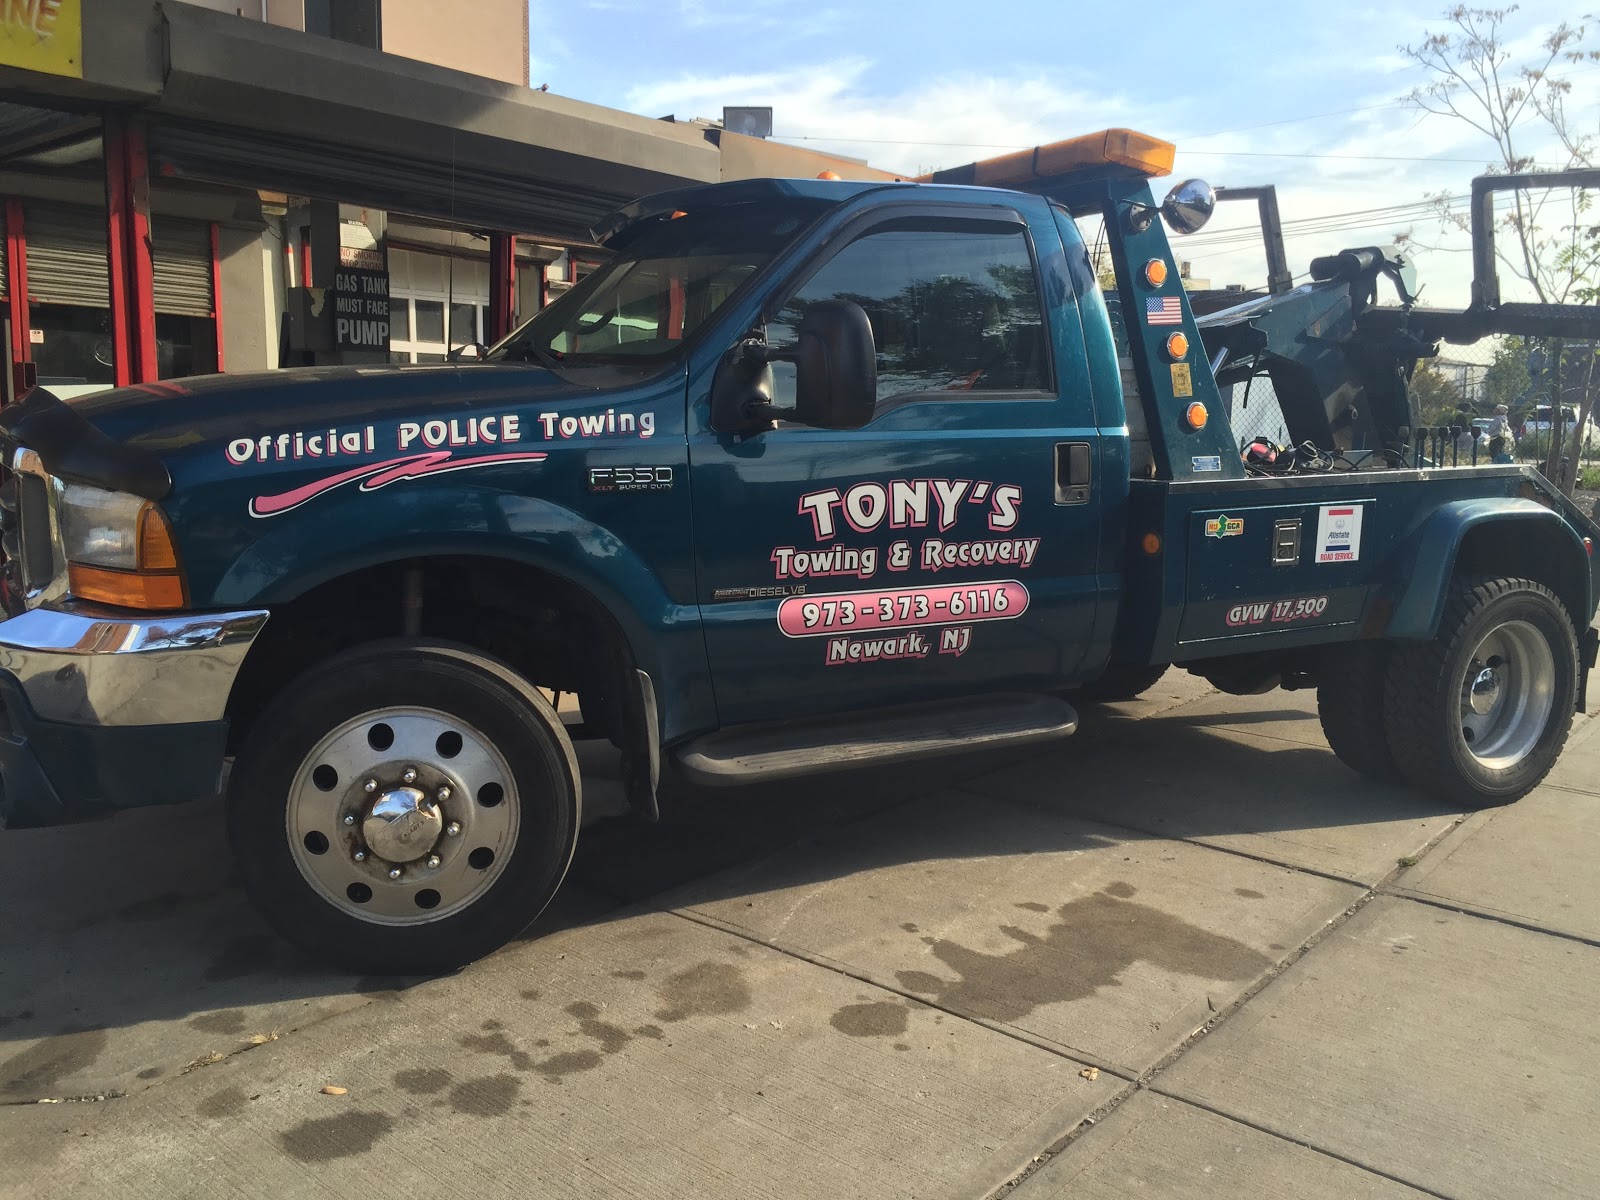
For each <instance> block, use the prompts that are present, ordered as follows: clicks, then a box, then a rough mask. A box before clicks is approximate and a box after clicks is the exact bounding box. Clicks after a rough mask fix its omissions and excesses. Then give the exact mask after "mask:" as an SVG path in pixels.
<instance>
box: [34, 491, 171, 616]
mask: <svg viewBox="0 0 1600 1200" xmlns="http://www.w3.org/2000/svg"><path fill="white" fill-rule="evenodd" d="M58 512H59V514H60V522H61V542H62V550H63V552H64V554H65V557H66V560H67V590H68V591H70V592H71V593H72V594H73V595H74V596H77V597H78V598H79V599H81V600H95V601H99V602H100V603H102V604H115V605H119V606H121V607H124V608H182V607H184V605H185V603H186V602H187V596H186V595H185V588H184V581H183V574H182V572H181V571H180V570H179V569H178V551H177V547H176V546H175V545H174V544H173V541H172V527H171V526H170V525H168V524H167V518H166V515H165V514H164V513H162V511H161V509H160V508H158V507H157V506H156V505H155V504H153V503H151V502H150V501H148V500H141V499H140V498H139V497H138V496H130V495H128V494H127V493H126V492H108V491H106V490H104V489H103V488H95V487H85V486H83V485H82V484H75V483H69V484H66V485H64V486H63V487H62V489H61V494H60V499H59V502H58Z"/></svg>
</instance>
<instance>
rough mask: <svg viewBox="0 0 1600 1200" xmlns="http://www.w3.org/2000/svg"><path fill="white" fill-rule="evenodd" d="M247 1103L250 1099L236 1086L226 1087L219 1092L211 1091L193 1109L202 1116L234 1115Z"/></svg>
mask: <svg viewBox="0 0 1600 1200" xmlns="http://www.w3.org/2000/svg"><path fill="white" fill-rule="evenodd" d="M249 1103H250V1101H249V1099H248V1098H247V1097H246V1096H245V1094H244V1092H242V1091H240V1090H239V1089H238V1088H236V1087H226V1088H223V1089H222V1090H221V1091H220V1092H212V1093H211V1095H209V1096H207V1097H206V1098H205V1099H204V1100H202V1101H200V1104H199V1106H198V1107H196V1108H195V1110H194V1111H195V1112H196V1113H197V1114H199V1115H200V1116H202V1117H211V1118H214V1119H221V1118H223V1117H236V1116H238V1115H239V1114H240V1113H242V1112H243V1111H244V1109H245V1105H247V1104H249Z"/></svg>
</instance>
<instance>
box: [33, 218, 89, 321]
mask: <svg viewBox="0 0 1600 1200" xmlns="http://www.w3.org/2000/svg"><path fill="white" fill-rule="evenodd" d="M22 236H23V237H24V238H25V239H26V240H27V243H28V295H29V296H30V297H31V298H32V299H34V300H36V301H38V302H39V303H40V304H81V305H84V306H86V307H89V308H105V307H107V306H108V305H109V304H110V303H111V284H110V273H109V270H108V268H107V266H106V219H105V216H104V214H102V213H98V212H95V211H94V210H93V209H92V208H67V207H64V206H62V205H57V204H49V205H46V204H26V205H24V206H23V210H22Z"/></svg>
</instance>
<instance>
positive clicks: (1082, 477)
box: [1056, 442, 1094, 504]
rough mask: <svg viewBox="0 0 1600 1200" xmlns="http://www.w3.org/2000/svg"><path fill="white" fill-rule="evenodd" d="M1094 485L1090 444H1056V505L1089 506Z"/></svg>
mask: <svg viewBox="0 0 1600 1200" xmlns="http://www.w3.org/2000/svg"><path fill="white" fill-rule="evenodd" d="M1093 483H1094V459H1093V457H1092V456H1091V455H1090V453H1089V443H1088V442H1057V443H1056V503H1057V504H1087V503H1088V502H1089V489H1090V487H1091V485H1092V484H1093Z"/></svg>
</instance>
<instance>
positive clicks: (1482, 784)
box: [1383, 578, 1578, 808]
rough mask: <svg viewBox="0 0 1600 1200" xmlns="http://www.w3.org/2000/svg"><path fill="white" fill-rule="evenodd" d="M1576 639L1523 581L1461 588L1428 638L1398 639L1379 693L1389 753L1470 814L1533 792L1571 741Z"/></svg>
mask: <svg viewBox="0 0 1600 1200" xmlns="http://www.w3.org/2000/svg"><path fill="white" fill-rule="evenodd" d="M1577 689H1578V636H1577V633H1576V632H1575V630H1574V628H1573V622H1572V618H1571V616H1570V615H1569V614H1568V612H1567V610H1566V607H1565V606H1564V605H1563V604H1562V603H1561V601H1560V600H1559V599H1558V598H1557V597H1556V595H1555V593H1553V592H1552V591H1551V590H1550V589H1549V588H1547V587H1545V586H1544V585H1543V584H1541V583H1536V582H1534V581H1532V580H1528V579H1511V578H1506V579H1470V580H1462V581H1459V582H1458V583H1457V584H1456V585H1455V587H1454V589H1453V590H1452V592H1451V594H1450V596H1449V598H1448V599H1447V601H1446V603H1445V611H1444V616H1443V618H1442V619H1441V620H1440V622H1439V632H1438V634H1437V635H1436V636H1435V637H1434V639H1433V640H1432V641H1429V642H1415V643H1409V642H1402V643H1396V645H1395V648H1394V652H1393V654H1392V655H1391V656H1390V659H1389V669H1388V672H1387V678H1386V681H1385V685H1384V705H1383V708H1384V722H1385V724H1386V725H1387V727H1388V732H1389V749H1390V752H1391V753H1392V754H1393V756H1394V760H1395V762H1396V763H1397V764H1398V766H1399V768H1400V771H1401V773H1402V774H1403V775H1404V776H1405V778H1406V779H1407V780H1409V781H1410V782H1411V783H1412V784H1413V785H1415V786H1416V787H1418V788H1420V789H1422V790H1423V791H1427V792H1431V793H1432V794H1434V795H1435V796H1438V797H1439V798H1440V799H1443V800H1446V801H1448V802H1450V803H1451V804H1457V805H1461V806H1463V807H1466V808H1483V807H1488V806H1491V805H1495V804H1505V803H1507V802H1509V801H1512V800H1516V799H1518V798H1520V797H1522V796H1524V795H1526V794H1527V793H1528V792H1530V791H1532V790H1533V788H1534V787H1535V786H1537V785H1538V783H1539V781H1540V780H1541V779H1543V778H1544V777H1545V775H1546V774H1548V773H1549V771H1550V768H1551V767H1553V766H1554V765H1555V762H1556V758H1557V757H1558V756H1559V755H1560V753H1561V748H1562V746H1563V745H1565V744H1566V740H1567V732H1568V730H1569V729H1570V728H1571V726H1572V715H1573V711H1574V709H1575V707H1576V703H1577Z"/></svg>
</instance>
